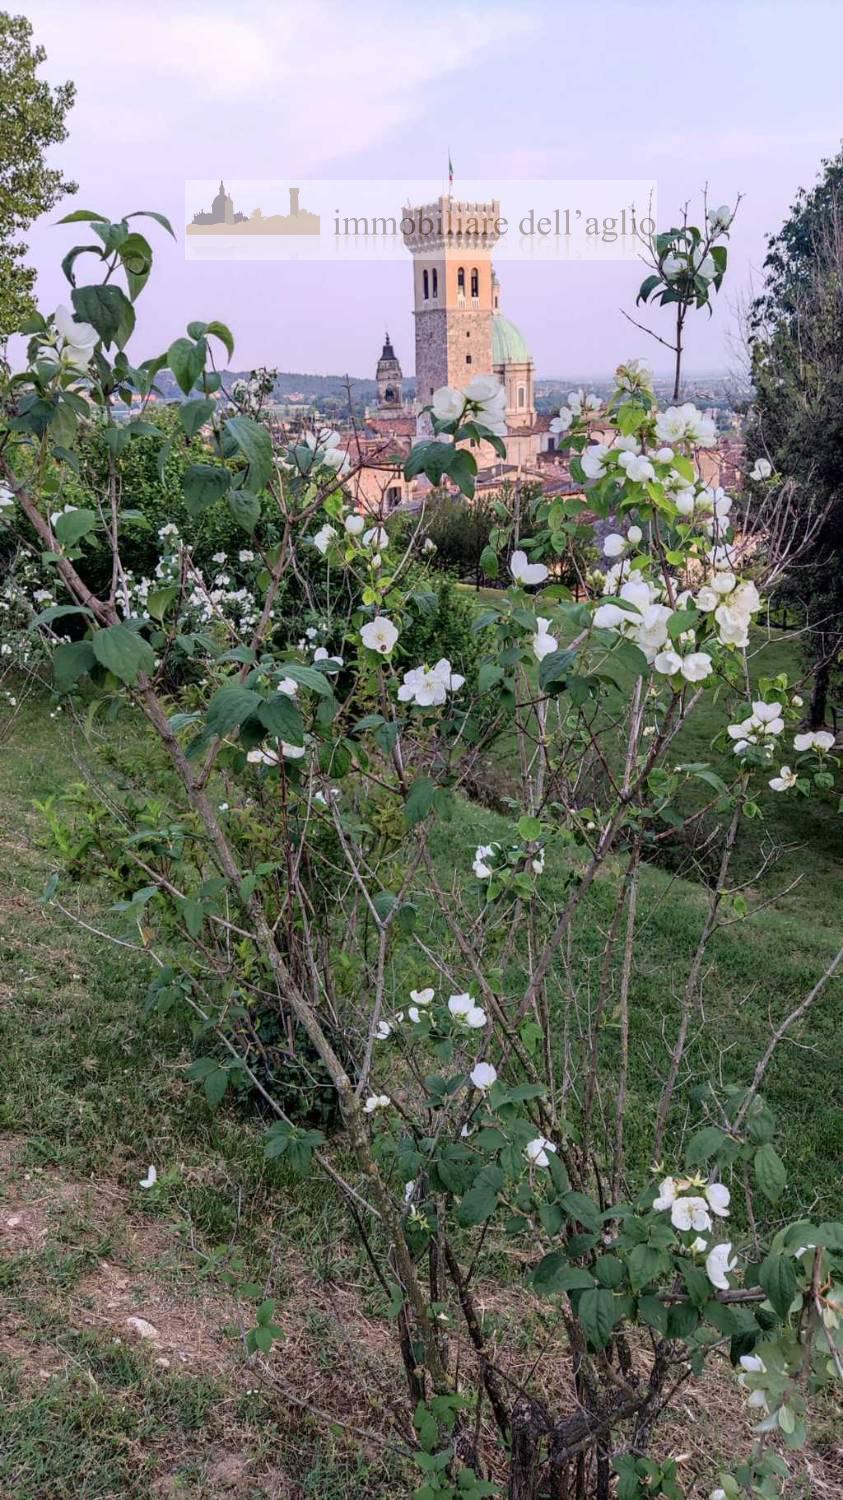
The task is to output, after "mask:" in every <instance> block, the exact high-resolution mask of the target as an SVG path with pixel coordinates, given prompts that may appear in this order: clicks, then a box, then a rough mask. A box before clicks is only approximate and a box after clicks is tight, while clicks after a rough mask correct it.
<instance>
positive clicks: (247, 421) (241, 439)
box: [225, 417, 272, 494]
mask: <svg viewBox="0 0 843 1500" xmlns="http://www.w3.org/2000/svg"><path fill="white" fill-rule="evenodd" d="M225 430H226V432H227V433H228V435H229V437H230V438H232V439H233V441H234V443H235V445H236V446H237V448H239V450H240V452H241V453H242V455H243V457H244V458H245V460H246V462H247V464H248V465H249V486H248V487H249V489H250V490H252V491H253V492H254V493H255V494H259V493H260V491H261V490H262V489H263V487H264V485H265V484H266V482H267V480H268V479H269V476H270V474H271V473H272V439H271V438H270V436H269V433H268V432H267V430H266V428H265V427H262V426H261V424H260V422H255V421H253V419H252V418H251V417H229V419H228V421H227V422H226V424H225Z"/></svg>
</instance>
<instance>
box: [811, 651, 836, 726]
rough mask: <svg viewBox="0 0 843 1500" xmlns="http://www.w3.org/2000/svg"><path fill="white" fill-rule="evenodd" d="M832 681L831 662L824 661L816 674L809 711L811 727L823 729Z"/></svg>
mask: <svg viewBox="0 0 843 1500" xmlns="http://www.w3.org/2000/svg"><path fill="white" fill-rule="evenodd" d="M830 682H831V662H830V661H823V662H820V665H819V666H818V667H817V670H816V673H815V675H814V691H813V694H812V696H811V707H810V709H809V712H808V718H809V721H810V727H811V729H822V727H823V724H824V723H825V714H826V708H827V706H828V689H829V685H830Z"/></svg>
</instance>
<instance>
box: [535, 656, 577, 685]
mask: <svg viewBox="0 0 843 1500" xmlns="http://www.w3.org/2000/svg"><path fill="white" fill-rule="evenodd" d="M576 654H577V653H576V651H551V652H550V653H549V655H547V656H545V657H543V658H542V660H541V661H540V662H539V687H540V688H541V689H542V691H543V692H547V691H548V690H549V689H550V688H552V687H555V688H556V691H557V692H561V691H562V689H563V688H564V686H565V681H566V679H567V676H568V668H569V667H570V665H571V663H572V662H573V660H574V658H575V656H576Z"/></svg>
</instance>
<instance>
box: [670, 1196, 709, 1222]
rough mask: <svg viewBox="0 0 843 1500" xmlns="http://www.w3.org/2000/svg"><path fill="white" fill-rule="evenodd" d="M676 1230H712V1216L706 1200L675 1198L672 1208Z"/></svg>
mask: <svg viewBox="0 0 843 1500" xmlns="http://www.w3.org/2000/svg"><path fill="white" fill-rule="evenodd" d="M670 1222H671V1224H672V1225H673V1227H674V1229H710V1228H711V1215H710V1213H709V1211H708V1204H707V1203H706V1201H705V1199H704V1198H699V1197H690V1198H675V1199H674V1201H673V1203H672V1204H671V1208H670Z"/></svg>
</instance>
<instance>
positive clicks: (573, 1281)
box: [530, 1250, 594, 1295]
mask: <svg viewBox="0 0 843 1500" xmlns="http://www.w3.org/2000/svg"><path fill="white" fill-rule="evenodd" d="M530 1281H531V1282H532V1284H533V1286H534V1287H535V1289H536V1291H537V1292H541V1293H542V1294H543V1295H550V1293H551V1292H578V1291H584V1290H586V1289H587V1288H589V1287H593V1286H594V1277H593V1276H592V1275H591V1272H590V1271H586V1270H585V1269H584V1267H583V1266H572V1265H571V1263H570V1261H569V1260H568V1257H567V1255H566V1254H565V1252H564V1251H563V1250H552V1251H551V1252H550V1254H549V1255H545V1256H544V1257H543V1258H542V1259H541V1260H540V1261H539V1263H538V1265H537V1266H536V1269H535V1270H534V1271H533V1273H532V1275H531V1277H530Z"/></svg>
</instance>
